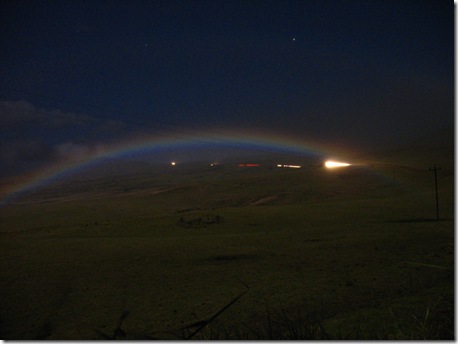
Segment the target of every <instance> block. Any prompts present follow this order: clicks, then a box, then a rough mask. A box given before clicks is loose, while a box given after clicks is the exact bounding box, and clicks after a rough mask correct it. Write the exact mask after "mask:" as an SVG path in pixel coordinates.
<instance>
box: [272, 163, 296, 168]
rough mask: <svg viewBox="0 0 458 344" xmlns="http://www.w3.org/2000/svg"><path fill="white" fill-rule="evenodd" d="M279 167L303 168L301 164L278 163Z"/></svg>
mask: <svg viewBox="0 0 458 344" xmlns="http://www.w3.org/2000/svg"><path fill="white" fill-rule="evenodd" d="M277 167H287V168H301V167H302V166H300V165H281V164H278V165H277Z"/></svg>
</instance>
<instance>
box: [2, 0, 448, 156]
mask: <svg viewBox="0 0 458 344" xmlns="http://www.w3.org/2000/svg"><path fill="white" fill-rule="evenodd" d="M453 12H454V5H453V2H452V1H439V0H434V1H433V0H431V1H409V0H403V1H390V0H383V1H375V0H374V1H370V0H364V1H362V0H361V1H356V0H355V1H350V0H348V1H345V0H339V1H325V0H319V1H318V0H317V1H313V0H309V1H307V0H303V1H261V0H259V1H249V0H244V1H218V0H213V1H197V0H194V1H191V0H187V1H170V0H167V1H165V0H164V1H2V2H1V3H0V32H1V34H0V49H1V51H0V54H1V55H0V75H1V78H0V101H1V102H2V103H1V104H0V116H2V122H3V125H2V126H3V129H1V132H0V134H1V135H2V136H3V138H2V139H1V142H2V144H3V146H4V147H8V148H4V149H3V153H2V154H3V155H5V154H6V153H5V151H6V150H7V151H8V152H10V155H11V154H12V153H11V151H10V150H14V149H15V147H16V146H18V145H20V144H23V145H25V147H27V146H28V144H27V142H29V146H30V145H31V144H32V143H33V146H34V147H35V146H37V145H40V144H42V145H43V146H44V147H48V149H52V148H49V147H50V146H53V145H54V147H57V146H58V145H62V144H68V143H69V142H71V143H83V142H86V143H87V142H91V143H92V144H95V143H96V142H98V141H104V140H105V139H106V140H108V139H109V140H114V139H116V137H117V136H122V135H124V134H126V133H127V132H130V133H132V132H135V131H136V130H138V131H144V132H145V131H146V132H147V131H157V130H161V131H164V130H165V131H167V130H170V131H173V130H177V129H186V128H198V129H199V130H200V129H202V130H209V131H212V130H217V129H226V128H230V129H232V130H237V128H243V129H244V130H245V131H246V130H248V131H249V130H254V131H257V132H259V131H261V132H277V133H284V134H285V135H287V134H289V133H292V134H294V135H296V136H297V137H305V138H307V137H310V138H315V139H316V138H318V139H320V140H323V141H326V140H328V141H329V140H336V141H339V140H340V141H342V142H343V143H344V144H350V145H351V144H354V145H361V144H362V145H368V146H377V145H378V146H380V145H381V144H382V145H383V144H385V143H386V144H390V145H392V143H393V142H394V143H398V142H399V143H401V142H402V140H403V139H404V138H405V139H408V138H411V137H413V136H415V135H417V136H418V137H421V136H422V135H425V134H428V133H430V132H431V131H434V130H440V129H443V128H447V127H449V128H452V127H453V123H454V103H453V97H454V89H453V85H454V50H453V46H454V36H453V31H454V28H453V25H454V13H453ZM53 121H54V122H55V123H54V124H53V125H50V124H49V122H53ZM75 123H76V124H75ZM13 133H14V134H13ZM13 141H14V142H13ZM24 149H25V150H26V151H27V148H23V150H24ZM43 149H44V150H45V151H46V148H43ZM28 153H29V155H30V154H32V155H33V154H35V153H33V152H32V153H31V152H30V151H29V152H28ZM36 154H37V155H39V154H41V153H39V152H37V153H36ZM16 157H17V158H19V159H20V157H21V154H20V153H17V156H16ZM11 159H13V158H11Z"/></svg>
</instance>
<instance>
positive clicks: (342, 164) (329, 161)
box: [324, 160, 350, 168]
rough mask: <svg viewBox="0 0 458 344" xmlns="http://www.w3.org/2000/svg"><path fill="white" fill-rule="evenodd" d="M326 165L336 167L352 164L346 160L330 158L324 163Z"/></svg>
mask: <svg viewBox="0 0 458 344" xmlns="http://www.w3.org/2000/svg"><path fill="white" fill-rule="evenodd" d="M324 166H326V168H336V167H347V166H350V164H349V163H346V162H338V161H332V160H328V161H326V162H325V163H324Z"/></svg>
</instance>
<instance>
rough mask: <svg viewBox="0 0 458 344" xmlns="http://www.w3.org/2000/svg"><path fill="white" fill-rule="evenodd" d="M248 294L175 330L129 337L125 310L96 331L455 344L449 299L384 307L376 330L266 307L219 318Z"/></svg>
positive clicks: (202, 337)
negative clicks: (233, 318) (444, 343)
mask: <svg viewBox="0 0 458 344" xmlns="http://www.w3.org/2000/svg"><path fill="white" fill-rule="evenodd" d="M246 293H247V291H244V292H242V293H240V294H239V295H237V296H236V297H235V298H234V299H232V300H231V301H230V302H229V303H228V304H227V305H225V306H224V307H222V308H221V309H220V310H218V311H217V312H216V313H215V314H213V315H211V316H209V317H207V318H206V319H202V320H199V321H195V322H193V323H190V324H187V325H185V326H182V327H180V328H177V329H168V330H162V331H146V332H144V333H136V334H134V333H126V332H125V331H124V330H123V329H122V322H123V321H124V319H125V318H126V317H127V316H128V314H129V313H128V312H127V311H124V312H123V313H122V314H121V316H120V317H119V319H118V321H117V324H116V326H115V328H114V329H113V331H112V334H108V333H105V332H104V331H102V330H99V329H95V332H96V333H97V334H99V335H100V337H101V339H108V340H116V339H118V340H128V339H137V340H138V339H139V340H142V339H143V340H158V339H159V340H161V339H175V340H189V339H196V340H453V339H455V336H454V321H453V319H454V305H453V302H452V301H451V300H442V299H439V300H437V302H435V303H433V304H431V305H428V306H425V308H419V309H418V311H419V312H417V313H410V312H412V310H411V309H410V310H407V311H406V310H401V309H399V308H391V307H389V308H385V309H382V310H373V312H376V313H378V314H377V319H378V322H377V324H376V325H375V326H372V327H366V326H365V325H363V324H362V323H361V320H359V321H354V322H353V324H352V325H350V326H346V327H345V328H340V327H339V326H338V327H335V326H332V325H330V324H328V323H327V322H326V319H324V318H323V317H322V314H320V312H319V311H309V310H308V308H309V307H306V306H304V307H302V308H300V309H297V310H296V311H294V312H291V311H288V310H285V309H280V310H271V309H270V308H269V307H268V304H267V305H266V310H265V313H264V315H263V316H261V317H259V319H258V320H256V321H251V322H234V323H231V324H227V323H225V322H224V321H223V322H220V321H219V319H218V318H219V317H220V316H221V315H222V314H223V313H224V312H225V311H226V310H227V309H228V308H229V307H231V306H232V305H233V304H235V303H236V302H237V301H238V300H239V299H240V298H241V297H243V296H244V295H245V294H246Z"/></svg>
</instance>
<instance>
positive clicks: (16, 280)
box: [0, 163, 454, 339]
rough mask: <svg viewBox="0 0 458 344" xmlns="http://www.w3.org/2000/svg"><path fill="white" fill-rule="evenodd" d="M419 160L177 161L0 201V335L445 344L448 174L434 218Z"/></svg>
mask: <svg viewBox="0 0 458 344" xmlns="http://www.w3.org/2000/svg"><path fill="white" fill-rule="evenodd" d="M429 167H432V166H425V168H424V169H420V168H418V167H415V168H410V167H409V166H404V165H403V164H402V163H396V164H393V166H388V165H380V166H377V165H373V166H372V167H368V166H351V167H349V168H344V169H340V170H333V171H331V170H326V169H325V168H324V167H322V166H318V165H316V164H310V165H307V166H304V167H303V168H301V169H296V170H293V169H281V168H276V167H274V166H273V167H270V166H263V165H262V166H260V167H257V168H241V167H237V166H233V165H218V166H217V167H213V168H211V167H209V166H207V165H192V166H191V165H190V166H183V167H182V166H175V167H173V168H172V167H170V168H165V169H162V170H156V171H148V170H145V171H144V172H142V173H136V174H131V175H124V176H119V175H118V176H116V175H113V176H111V177H109V176H103V177H97V178H96V177H94V178H86V179H85V178H83V177H81V176H80V177H74V178H73V179H72V178H69V179H68V180H65V181H62V182H60V183H57V184H54V185H51V186H49V187H47V188H44V189H40V190H36V191H34V192H31V193H30V194H28V195H25V196H23V198H21V199H19V200H17V201H16V203H13V204H10V205H7V206H4V207H2V208H0V231H1V233H0V293H1V295H2V298H1V301H0V337H1V338H3V339H104V338H105V339H106V338H117V339H148V338H185V337H186V336H191V337H192V338H204V339H209V338H220V339H258V338H261V339H289V338H291V339H411V338H412V339H423V338H426V339H452V338H454V332H453V324H454V318H453V316H454V298H453V295H454V284H453V283H454V217H453V216H454V192H453V191H454V184H453V178H454V171H453V168H443V169H442V170H440V171H439V175H438V176H439V184H438V186H439V202H440V203H439V204H440V221H436V208H435V190H434V176H433V173H432V172H431V171H429V170H428V168H429ZM240 295H242V296H241V297H240V298H238V299H237V297H238V296H240ZM232 301H234V302H233V303H231V302H232ZM229 305H230V306H229ZM225 306H229V307H227V308H225ZM212 315H214V316H212ZM191 325H192V326H191Z"/></svg>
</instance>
